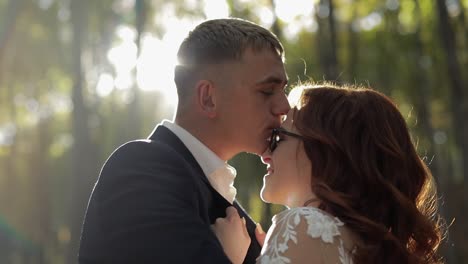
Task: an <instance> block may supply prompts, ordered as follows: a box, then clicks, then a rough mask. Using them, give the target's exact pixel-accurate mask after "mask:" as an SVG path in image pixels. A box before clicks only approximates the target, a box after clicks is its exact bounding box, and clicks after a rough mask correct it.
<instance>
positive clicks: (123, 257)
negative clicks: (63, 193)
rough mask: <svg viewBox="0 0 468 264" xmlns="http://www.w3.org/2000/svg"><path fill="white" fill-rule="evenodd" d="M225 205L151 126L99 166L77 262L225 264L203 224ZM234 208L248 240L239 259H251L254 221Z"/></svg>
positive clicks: (169, 139) (177, 145)
mask: <svg viewBox="0 0 468 264" xmlns="http://www.w3.org/2000/svg"><path fill="white" fill-rule="evenodd" d="M229 205H230V204H229V202H228V201H226V200H225V199H224V198H223V197H222V196H221V195H220V194H219V193H218V192H216V191H215V190H214V189H213V187H212V186H211V185H210V184H209V182H208V180H207V178H206V176H205V175H204V173H203V171H202V169H201V167H200V166H199V165H198V163H197V162H196V160H195V158H194V157H193V156H192V154H191V153H190V151H189V150H188V149H187V148H186V147H185V145H184V144H183V143H182V141H180V139H179V138H178V137H177V136H176V135H174V134H173V133H172V132H171V131H170V130H169V129H167V128H166V127H163V126H158V127H157V128H156V129H155V131H154V133H153V134H152V135H151V136H150V138H149V139H148V140H139V141H132V142H129V143H126V144H124V145H123V146H121V147H119V148H118V149H117V150H116V151H115V152H114V153H112V155H111V156H110V157H109V159H108V160H107V161H106V163H105V164H104V167H103V168H102V171H101V174H100V176H99V179H98V182H97V183H96V186H95V187H94V190H93V193H92V195H91V198H90V201H89V204H88V208H87V212H86V217H85V221H84V224H83V230H82V235H81V242H80V251H79V258H78V259H79V263H82V264H90V263H93V264H94V263H230V261H229V260H228V258H227V257H226V255H225V254H224V251H223V249H222V247H221V244H220V243H219V241H218V240H217V238H216V236H215V235H214V233H213V232H212V231H211V229H210V224H213V223H214V221H215V219H216V218H218V217H224V216H225V215H226V214H225V210H226V207H228V206H229ZM234 205H235V206H236V207H237V209H238V211H239V214H240V215H241V216H243V217H245V218H246V220H247V227H248V231H249V234H250V236H251V240H252V243H251V245H250V248H249V251H248V254H247V257H246V259H245V262H244V263H255V259H256V258H257V256H258V255H259V253H260V245H259V244H258V242H257V240H256V239H255V234H254V229H255V224H254V222H253V221H252V219H251V218H250V217H249V216H248V215H247V214H246V212H245V211H244V210H243V209H242V208H241V207H240V206H239V204H238V203H237V202H235V203H234Z"/></svg>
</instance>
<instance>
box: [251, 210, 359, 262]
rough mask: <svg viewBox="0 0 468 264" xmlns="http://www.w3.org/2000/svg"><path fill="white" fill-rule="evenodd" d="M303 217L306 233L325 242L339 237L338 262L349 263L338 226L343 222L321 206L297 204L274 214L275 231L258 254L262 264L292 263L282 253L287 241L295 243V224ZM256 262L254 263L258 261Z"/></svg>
mask: <svg viewBox="0 0 468 264" xmlns="http://www.w3.org/2000/svg"><path fill="white" fill-rule="evenodd" d="M301 219H305V221H306V222H307V235H309V236H310V237H312V238H320V239H321V240H322V241H323V242H324V243H329V244H331V243H333V241H334V239H335V237H337V239H338V241H339V245H338V249H337V250H338V252H337V253H338V256H339V259H340V263H341V264H352V263H353V262H352V258H351V256H350V255H349V254H348V253H347V251H346V250H345V248H344V245H343V240H342V239H341V233H340V230H339V227H340V226H343V225H344V224H343V222H341V221H340V220H339V219H338V218H336V217H331V216H329V215H327V214H325V213H324V212H323V211H322V210H320V209H318V208H315V207H298V208H293V209H290V210H286V211H283V212H281V213H279V214H277V215H275V216H274V217H273V223H275V224H276V227H275V228H276V229H277V231H279V232H275V233H274V235H272V236H271V237H270V238H269V241H268V244H269V245H268V248H267V249H266V251H265V252H263V253H262V255H261V256H260V257H259V259H258V262H259V263H261V264H267V263H272V264H283V263H291V260H290V259H289V258H287V257H285V256H283V254H284V253H285V252H286V251H287V250H288V248H289V246H288V243H289V242H290V241H292V243H294V244H297V232H296V230H295V229H296V227H297V226H298V225H299V223H300V222H301ZM258 262H257V263H258Z"/></svg>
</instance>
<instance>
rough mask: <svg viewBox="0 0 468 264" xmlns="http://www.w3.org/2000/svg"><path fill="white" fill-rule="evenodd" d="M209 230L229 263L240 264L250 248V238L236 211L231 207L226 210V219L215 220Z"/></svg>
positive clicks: (243, 220) (243, 221)
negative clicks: (216, 239)
mask: <svg viewBox="0 0 468 264" xmlns="http://www.w3.org/2000/svg"><path fill="white" fill-rule="evenodd" d="M211 228H212V229H213V231H214V233H215V235H216V237H218V240H219V241H220V242H221V245H222V246H223V249H224V252H225V253H226V255H227V256H228V258H229V259H230V260H231V262H232V263H234V264H237V263H242V262H243V261H244V259H245V256H246V255H247V250H248V249H249V246H250V237H249V233H248V232H247V227H246V226H245V219H244V218H240V216H239V213H238V212H237V209H236V208H234V207H233V206H230V207H228V208H226V217H225V218H217V219H216V221H215V224H214V225H211Z"/></svg>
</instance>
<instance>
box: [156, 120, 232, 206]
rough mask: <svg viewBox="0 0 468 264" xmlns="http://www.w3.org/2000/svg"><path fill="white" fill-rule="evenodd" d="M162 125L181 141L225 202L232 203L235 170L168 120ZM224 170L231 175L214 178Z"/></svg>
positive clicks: (188, 133)
mask: <svg viewBox="0 0 468 264" xmlns="http://www.w3.org/2000/svg"><path fill="white" fill-rule="evenodd" d="M162 125H163V126H165V127H167V128H168V129H169V130H171V131H172V132H173V133H174V134H175V135H176V136H177V137H178V138H179V139H180V140H181V141H182V143H184V145H185V146H186V147H187V149H188V150H189V151H190V153H192V155H193V157H194V158H195V160H196V161H197V162H198V164H199V165H200V167H201V168H202V170H203V173H204V174H205V176H206V177H207V178H208V180H209V182H210V184H211V185H212V186H213V187H214V188H215V189H216V190H217V191H218V192H219V193H220V194H221V195H222V196H223V197H224V198H226V200H228V201H230V202H231V203H232V202H233V200H234V197H233V195H232V193H233V191H232V188H233V182H234V178H235V176H236V171H235V169H234V168H233V167H231V166H230V165H229V164H227V162H226V161H224V160H222V159H221V158H220V157H219V156H218V155H216V153H214V152H213V151H212V150H211V149H209V148H208V147H207V146H206V145H205V144H203V143H202V142H201V141H200V140H198V139H197V138H196V137H194V136H193V135H192V134H190V132H188V131H187V130H185V129H184V128H182V127H181V126H179V125H178V124H176V123H173V122H170V121H169V120H164V121H163V122H162ZM224 168H227V169H228V170H229V171H230V172H232V174H229V173H228V174H227V175H226V176H222V177H217V176H215V175H217V174H218V172H219V171H220V170H221V171H223V170H224V171H226V170H225V169H224ZM215 172H216V173H215ZM227 190H231V191H227ZM234 196H235V192H234Z"/></svg>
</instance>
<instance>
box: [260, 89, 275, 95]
mask: <svg viewBox="0 0 468 264" xmlns="http://www.w3.org/2000/svg"><path fill="white" fill-rule="evenodd" d="M260 92H261V93H262V94H264V95H273V94H274V93H275V91H274V90H273V89H267V90H262V91H260Z"/></svg>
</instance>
